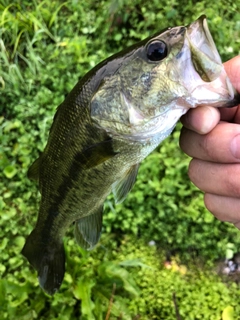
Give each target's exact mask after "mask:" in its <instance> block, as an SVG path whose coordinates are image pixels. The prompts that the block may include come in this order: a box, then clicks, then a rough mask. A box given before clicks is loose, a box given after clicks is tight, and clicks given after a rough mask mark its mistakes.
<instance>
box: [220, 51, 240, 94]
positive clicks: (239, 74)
mask: <svg viewBox="0 0 240 320" xmlns="http://www.w3.org/2000/svg"><path fill="white" fill-rule="evenodd" d="M224 68H225V70H226V72H227V75H228V77H229V79H230V81H231V83H232V85H233V86H234V88H235V89H236V90H237V91H238V92H240V81H239V79H240V55H239V56H236V57H234V58H232V59H231V60H229V61H227V62H225V63H224Z"/></svg>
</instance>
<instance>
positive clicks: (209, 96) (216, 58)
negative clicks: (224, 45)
mask: <svg viewBox="0 0 240 320" xmlns="http://www.w3.org/2000/svg"><path fill="white" fill-rule="evenodd" d="M185 44H186V45H187V46H188V47H189V49H190V52H191V61H192V64H193V67H194V69H195V72H196V73H197V75H198V76H200V78H201V80H202V83H200V82H199V85H198V86H197V87H195V88H194V89H193V91H192V96H193V97H195V98H196V100H199V101H200V100H201V103H199V104H198V103H197V105H198V106H199V105H205V104H208V105H209V104H211V105H212V106H216V107H233V106H236V105H237V104H238V103H239V102H240V94H239V93H237V91H236V89H235V88H234V87H233V86H232V84H231V82H230V80H229V78H228V76H227V74H226V72H225V69H224V67H223V64H222V61H221V57H220V55H219V53H218V50H217V48H216V46H215V43H214V41H213V38H212V35H211V33H210V31H209V28H208V24H207V19H206V16H205V15H202V16H201V17H199V18H198V19H197V20H196V21H194V22H193V23H191V24H190V25H188V26H187V27H186V33H185ZM190 78H191V77H190ZM194 78H196V76H195V77H194ZM189 81H190V80H189ZM188 85H189V82H188ZM204 96H205V97H206V103H205V102H204V99H203V97H204Z"/></svg>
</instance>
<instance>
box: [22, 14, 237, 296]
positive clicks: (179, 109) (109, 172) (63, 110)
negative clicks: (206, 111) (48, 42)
mask: <svg viewBox="0 0 240 320" xmlns="http://www.w3.org/2000/svg"><path fill="white" fill-rule="evenodd" d="M238 102H239V95H238V93H237V92H236V90H235V89H234V88H233V86H232V84H231V82H230V80H229V78H228V77H227V74H226V72H225V70H224V67H223V65H222V61H221V58H220V55H219V53H218V51H217V48H216V46H215V43H214V41H213V38H212V36H211V33H210V31H209V28H208V25H207V20H206V17H205V16H201V17H200V18H198V19H197V20H196V21H194V22H192V23H191V24H189V25H187V26H177V27H171V28H166V29H165V30H163V31H161V32H158V33H156V34H154V35H151V36H150V37H148V38H147V39H145V40H142V41H140V42H139V43H137V44H135V45H133V46H130V47H128V48H126V49H124V50H123V51H121V52H119V53H116V54H114V55H112V56H111V57H109V58H107V59H106V60H104V61H102V62H100V63H99V64H98V65H96V66H95V67H94V68H93V69H92V70H90V71H89V72H88V73H87V74H86V75H85V76H83V78H82V79H81V80H80V81H79V82H78V83H77V84H76V86H75V87H74V88H73V89H72V91H71V92H70V93H69V95H68V96H67V97H66V99H65V100H64V101H63V102H62V104H60V106H59V107H58V108H57V111H56V114H55V116H54V119H53V123H52V126H51V129H50V132H49V137H48V141H47V144H46V147H45V149H44V151H43V152H42V154H41V155H40V157H39V158H38V159H37V160H35V161H34V163H33V164H32V165H31V167H30V168H29V170H28V177H29V178H30V179H35V180H37V181H38V184H39V190H40V193H41V200H40V207H39V214H38V219H37V222H36V226H35V228H34V229H33V231H32V232H31V233H30V235H29V236H28V238H27V240H26V243H25V245H24V247H23V249H22V254H23V255H24V256H25V257H26V258H27V260H28V261H29V263H30V264H31V265H32V266H33V267H34V268H35V269H36V271H37V273H38V279H39V284H40V286H41V288H42V289H43V290H44V291H45V292H46V293H47V294H50V295H53V294H54V293H56V292H57V291H58V290H59V289H60V286H61V283H62V281H63V278H64V273H65V252H64V246H63V237H64V234H65V232H66V230H67V229H68V228H69V227H70V226H71V225H73V224H74V234H75V238H76V242H77V244H78V245H80V246H81V247H82V248H84V249H86V250H91V249H93V248H94V247H95V246H96V244H97V243H98V241H99V239H100V235H101V230H102V218H103V206H104V201H105V199H106V197H107V196H108V195H109V194H110V193H113V195H114V198H115V202H116V203H121V202H122V201H124V199H125V198H126V196H127V194H128V193H129V192H130V190H131V189H132V187H133V185H134V183H135V181H136V177H137V174H138V168H139V165H140V163H141V161H142V160H143V159H144V158H146V157H147V155H148V154H149V153H150V152H152V151H153V150H154V149H155V148H156V147H157V146H158V145H159V144H160V143H161V142H162V141H163V140H164V139H165V138H166V137H167V136H168V135H169V134H170V133H171V132H172V130H173V128H174V127H175V125H176V123H177V121H178V120H179V118H180V117H181V116H182V115H183V114H184V113H186V112H187V111H188V110H189V109H191V108H196V107H201V106H204V105H209V106H214V107H233V106H236V105H237V103H238Z"/></svg>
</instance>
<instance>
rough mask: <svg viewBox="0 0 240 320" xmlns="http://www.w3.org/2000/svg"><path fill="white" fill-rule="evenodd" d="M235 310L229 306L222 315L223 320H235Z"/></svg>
mask: <svg viewBox="0 0 240 320" xmlns="http://www.w3.org/2000/svg"><path fill="white" fill-rule="evenodd" d="M234 319H235V318H234V309H233V307H232V306H227V307H226V308H225V309H224V310H223V313H222V320H234Z"/></svg>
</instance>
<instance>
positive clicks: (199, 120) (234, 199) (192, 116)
mask: <svg viewBox="0 0 240 320" xmlns="http://www.w3.org/2000/svg"><path fill="white" fill-rule="evenodd" d="M224 66H225V69H226V72H227V74H228V76H229V78H230V80H231V82H232V84H233V86H234V87H235V88H236V89H237V91H238V92H240V56H237V57H235V58H233V59H231V60H229V61H228V62H226V63H225V64H224ZM181 121H182V123H183V125H184V127H183V129H182V132H181V136H180V147H181V149H182V150H183V151H184V152H185V153H186V154H188V155H189V156H190V157H192V158H193V159H192V160H191V162H190V165H189V171H188V174H189V177H190V179H191V181H192V182H193V183H194V184H195V185H196V186H197V187H198V188H199V189H200V190H202V191H203V192H204V193H205V195H204V203H205V206H206V208H207V209H208V210H209V211H210V212H212V213H213V214H214V215H215V216H216V217H217V218H218V219H220V220H222V221H228V222H231V223H233V224H234V225H235V226H236V227H237V228H239V229H240V105H239V106H238V107H234V108H231V109H226V108H222V109H221V108H220V109H216V108H213V107H199V108H196V109H191V110H189V111H188V112H187V114H186V115H184V116H183V117H182V119H181Z"/></svg>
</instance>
